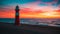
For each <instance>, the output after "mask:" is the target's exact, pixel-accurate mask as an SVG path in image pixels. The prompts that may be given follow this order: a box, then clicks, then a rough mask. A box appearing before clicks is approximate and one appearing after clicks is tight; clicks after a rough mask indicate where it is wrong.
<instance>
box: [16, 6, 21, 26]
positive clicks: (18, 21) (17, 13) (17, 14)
mask: <svg viewBox="0 0 60 34" xmlns="http://www.w3.org/2000/svg"><path fill="white" fill-rule="evenodd" d="M15 25H16V26H19V25H20V19H19V6H18V5H17V6H16V8H15Z"/></svg>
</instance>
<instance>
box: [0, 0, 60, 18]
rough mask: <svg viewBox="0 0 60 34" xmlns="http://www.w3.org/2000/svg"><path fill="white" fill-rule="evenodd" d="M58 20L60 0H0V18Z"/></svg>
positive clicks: (59, 16)
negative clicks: (17, 13)
mask: <svg viewBox="0 0 60 34" xmlns="http://www.w3.org/2000/svg"><path fill="white" fill-rule="evenodd" d="M17 5H18V6H19V9H20V12H19V14H20V15H19V16H20V18H60V0H0V18H15V7H16V6H17Z"/></svg>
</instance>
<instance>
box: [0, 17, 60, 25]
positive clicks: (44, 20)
mask: <svg viewBox="0 0 60 34" xmlns="http://www.w3.org/2000/svg"><path fill="white" fill-rule="evenodd" d="M0 22H3V23H14V22H15V19H14V18H0ZM56 22H57V23H60V19H51V18H50V19H48V18H20V23H21V24H32V25H34V24H35V25H39V24H42V23H43V24H54V23H56Z"/></svg>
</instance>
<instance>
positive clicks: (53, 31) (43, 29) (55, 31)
mask: <svg viewBox="0 0 60 34" xmlns="http://www.w3.org/2000/svg"><path fill="white" fill-rule="evenodd" d="M0 34H60V27H52V26H41V25H40V26H38V25H27V24H21V26H16V25H14V24H13V23H11V24H10V23H2V22H0Z"/></svg>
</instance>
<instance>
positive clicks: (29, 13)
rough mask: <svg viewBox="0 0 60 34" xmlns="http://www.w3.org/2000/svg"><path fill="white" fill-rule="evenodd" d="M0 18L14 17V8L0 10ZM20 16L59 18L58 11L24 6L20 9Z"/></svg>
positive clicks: (59, 13) (59, 12)
mask: <svg viewBox="0 0 60 34" xmlns="http://www.w3.org/2000/svg"><path fill="white" fill-rule="evenodd" d="M0 18H15V10H13V9H9V10H4V11H2V10H0ZM20 18H60V11H59V10H54V11H51V12H49V11H42V10H35V11H31V9H29V8H24V9H21V10H20Z"/></svg>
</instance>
